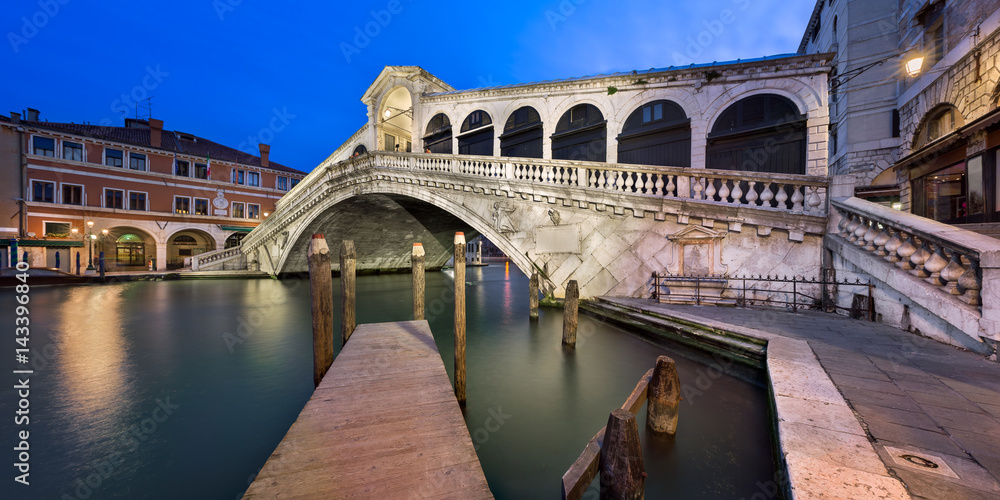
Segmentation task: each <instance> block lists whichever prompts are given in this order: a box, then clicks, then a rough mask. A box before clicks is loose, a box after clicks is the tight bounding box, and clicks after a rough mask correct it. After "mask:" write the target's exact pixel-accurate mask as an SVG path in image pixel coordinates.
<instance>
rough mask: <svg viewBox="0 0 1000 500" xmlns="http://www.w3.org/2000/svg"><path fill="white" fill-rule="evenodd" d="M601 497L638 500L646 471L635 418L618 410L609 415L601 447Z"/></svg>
mask: <svg viewBox="0 0 1000 500" xmlns="http://www.w3.org/2000/svg"><path fill="white" fill-rule="evenodd" d="M600 469H601V498H602V499H605V498H607V499H612V498H614V499H620V498H628V499H641V498H643V495H644V494H645V486H646V472H645V470H644V467H643V463H642V448H641V447H640V446H639V426H638V424H636V422H635V415H633V414H632V413H631V412H629V411H628V410H623V409H621V408H619V409H617V410H615V411H613V412H611V416H610V417H608V426H607V428H606V430H605V432H604V444H603V445H602V446H601V460H600Z"/></svg>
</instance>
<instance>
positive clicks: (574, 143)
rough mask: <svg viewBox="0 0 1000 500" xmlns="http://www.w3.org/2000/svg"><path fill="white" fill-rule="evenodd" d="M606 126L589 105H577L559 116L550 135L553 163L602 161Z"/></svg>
mask: <svg viewBox="0 0 1000 500" xmlns="http://www.w3.org/2000/svg"><path fill="white" fill-rule="evenodd" d="M607 125H608V122H607V121H606V120H605V119H604V115H602V114H601V111H600V110H599V109H597V107H596V106H594V105H592V104H578V105H576V106H573V107H572V108H570V110H569V111H567V112H565V113H563V115H562V117H561V118H559V122H558V123H556V131H555V133H554V134H552V158H553V159H556V160H581V161H606V159H607V142H608V141H607V137H608V130H607Z"/></svg>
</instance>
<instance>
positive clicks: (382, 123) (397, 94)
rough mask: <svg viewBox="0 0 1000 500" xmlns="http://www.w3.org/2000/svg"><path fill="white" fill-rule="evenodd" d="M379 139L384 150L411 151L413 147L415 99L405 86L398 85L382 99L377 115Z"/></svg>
mask: <svg viewBox="0 0 1000 500" xmlns="http://www.w3.org/2000/svg"><path fill="white" fill-rule="evenodd" d="M376 120H377V123H378V124H379V126H378V133H379V136H378V141H379V142H380V143H381V144H382V148H381V149H382V150H383V151H399V152H403V151H406V152H409V151H410V150H411V149H412V140H413V138H412V136H411V132H410V131H411V130H412V128H413V99H412V97H411V96H410V91H409V90H406V88H405V87H396V88H395V89H393V90H392V91H390V92H389V93H388V94H387V95H386V96H385V98H383V99H382V103H381V106H380V108H379V110H378V116H377V117H376Z"/></svg>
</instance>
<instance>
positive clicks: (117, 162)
mask: <svg viewBox="0 0 1000 500" xmlns="http://www.w3.org/2000/svg"><path fill="white" fill-rule="evenodd" d="M124 158H125V156H124V154H123V153H122V151H121V150H120V149H111V148H104V164H105V165H107V166H109V167H122V166H124V163H123V159H124Z"/></svg>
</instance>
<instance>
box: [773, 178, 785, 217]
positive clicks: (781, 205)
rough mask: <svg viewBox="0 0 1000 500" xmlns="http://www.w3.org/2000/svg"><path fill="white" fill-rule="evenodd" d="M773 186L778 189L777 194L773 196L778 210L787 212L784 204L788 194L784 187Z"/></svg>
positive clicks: (776, 184)
mask: <svg viewBox="0 0 1000 500" xmlns="http://www.w3.org/2000/svg"><path fill="white" fill-rule="evenodd" d="M774 185H775V187H777V188H778V194H776V195H774V201H776V202H778V208H779V209H781V210H788V205H787V204H786V203H785V202H787V201H788V192H787V191H785V186H783V185H781V184H778V183H775V184H774Z"/></svg>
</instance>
